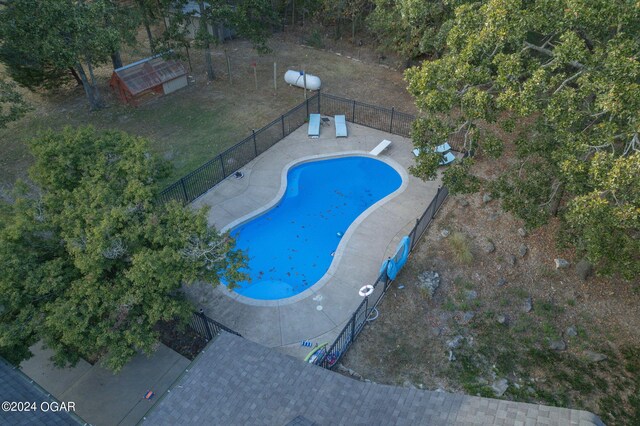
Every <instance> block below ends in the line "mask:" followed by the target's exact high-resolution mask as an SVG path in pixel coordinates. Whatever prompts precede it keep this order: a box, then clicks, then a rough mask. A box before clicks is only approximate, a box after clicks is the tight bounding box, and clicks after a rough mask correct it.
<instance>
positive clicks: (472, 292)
mask: <svg viewBox="0 0 640 426" xmlns="http://www.w3.org/2000/svg"><path fill="white" fill-rule="evenodd" d="M477 298H478V292H477V291H475V290H467V300H474V299H477Z"/></svg>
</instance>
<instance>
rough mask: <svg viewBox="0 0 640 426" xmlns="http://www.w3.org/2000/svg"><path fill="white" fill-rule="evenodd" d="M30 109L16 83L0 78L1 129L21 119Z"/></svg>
mask: <svg viewBox="0 0 640 426" xmlns="http://www.w3.org/2000/svg"><path fill="white" fill-rule="evenodd" d="M29 109H30V108H29V106H28V105H27V103H26V102H25V101H24V99H23V98H22V95H20V93H18V92H17V91H16V85H15V84H14V83H10V82H7V81H4V80H2V79H0V129H4V128H5V127H7V124H8V123H9V122H11V121H15V120H19V119H20V118H21V117H22V116H23V115H24V114H26V113H27V111H29Z"/></svg>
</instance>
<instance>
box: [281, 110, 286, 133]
mask: <svg viewBox="0 0 640 426" xmlns="http://www.w3.org/2000/svg"><path fill="white" fill-rule="evenodd" d="M280 120H281V121H282V138H283V139H284V137H285V136H286V135H285V133H284V115H281V116H280Z"/></svg>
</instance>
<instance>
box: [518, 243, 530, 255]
mask: <svg viewBox="0 0 640 426" xmlns="http://www.w3.org/2000/svg"><path fill="white" fill-rule="evenodd" d="M528 251H529V247H527V245H526V244H520V248H519V249H518V254H519V255H520V257H525V256H526V254H527V252H528Z"/></svg>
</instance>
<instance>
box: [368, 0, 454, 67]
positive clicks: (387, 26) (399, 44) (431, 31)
mask: <svg viewBox="0 0 640 426" xmlns="http://www.w3.org/2000/svg"><path fill="white" fill-rule="evenodd" d="M374 3H375V9H374V10H373V12H372V13H371V14H370V15H369V16H368V17H367V24H368V28H369V31H370V32H371V34H372V35H373V36H374V37H375V38H376V39H377V41H378V43H379V45H380V47H382V48H383V49H387V50H391V51H394V52H396V53H399V54H400V55H401V56H403V57H404V58H406V59H415V58H419V57H424V56H425V55H438V54H440V53H441V52H442V51H443V50H444V47H445V40H446V36H447V33H448V31H449V29H450V27H451V24H452V22H451V18H452V17H453V12H452V8H451V4H452V3H453V2H449V1H444V0H437V1H423V0H400V1H392V0H374Z"/></svg>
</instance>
